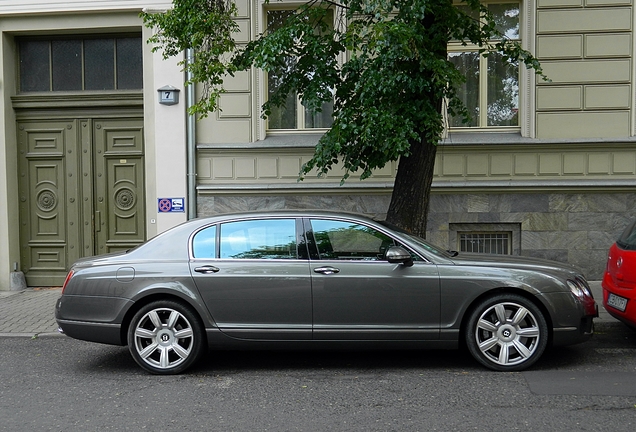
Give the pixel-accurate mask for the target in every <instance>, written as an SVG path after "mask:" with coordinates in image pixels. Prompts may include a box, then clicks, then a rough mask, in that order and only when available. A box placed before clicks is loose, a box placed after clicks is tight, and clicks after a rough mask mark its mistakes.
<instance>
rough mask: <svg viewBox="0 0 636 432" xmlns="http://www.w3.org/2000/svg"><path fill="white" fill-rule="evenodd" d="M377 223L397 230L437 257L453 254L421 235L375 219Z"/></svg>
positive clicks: (449, 256)
mask: <svg viewBox="0 0 636 432" xmlns="http://www.w3.org/2000/svg"><path fill="white" fill-rule="evenodd" d="M377 222H378V223H380V224H382V225H384V226H385V227H387V228H390V229H392V230H393V231H397V232H399V233H400V234H402V235H403V236H404V237H408V239H409V240H411V241H412V242H413V243H415V244H417V245H418V246H420V247H421V248H422V249H424V250H425V251H427V252H430V253H432V254H433V255H436V256H438V257H441V258H452V257H453V256H454V255H453V254H452V253H450V252H448V251H445V250H444V249H442V248H440V247H438V246H435V245H433V244H431V243H429V242H427V241H426V240H424V239H423V238H421V237H418V236H416V235H413V234H410V233H409V232H407V231H405V230H403V229H402V228H400V227H398V226H395V225H393V224H391V223H389V222H387V221H377Z"/></svg>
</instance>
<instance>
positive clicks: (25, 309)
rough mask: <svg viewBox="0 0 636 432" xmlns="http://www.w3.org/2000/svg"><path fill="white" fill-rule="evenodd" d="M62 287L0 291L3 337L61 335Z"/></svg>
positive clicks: (598, 291) (595, 285) (606, 318)
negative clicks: (58, 317)
mask: <svg viewBox="0 0 636 432" xmlns="http://www.w3.org/2000/svg"><path fill="white" fill-rule="evenodd" d="M590 287H591V288H592V293H593V294H594V298H595V299H596V303H597V304H598V311H599V317H598V318H597V319H596V320H595V322H596V323H597V324H598V323H610V322H618V321H617V320H616V319H614V318H613V317H611V316H610V315H609V314H608V313H607V311H605V309H604V308H603V304H602V303H603V293H602V288H601V282H600V281H590ZM61 293H62V289H61V288H29V289H26V290H23V291H0V337H11V336H13V337H20V336H21V337H31V338H33V337H43V336H62V335H61V334H60V333H58V332H57V323H56V322H55V302H56V301H57V299H58V298H59V297H60V295H61Z"/></svg>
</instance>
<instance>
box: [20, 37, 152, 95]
mask: <svg viewBox="0 0 636 432" xmlns="http://www.w3.org/2000/svg"><path fill="white" fill-rule="evenodd" d="M142 46H143V44H142V41H141V36H140V35H117V36H110V37H108V36H106V37H88V36H87V37H78V38H48V39H34V38H24V39H19V40H18V47H19V65H20V72H19V77H20V91H21V92H23V93H24V92H49V91H54V92H56V91H85V90H93V91H95V90H97V91H109V90H141V89H142V88H143V78H142V76H143V64H142Z"/></svg>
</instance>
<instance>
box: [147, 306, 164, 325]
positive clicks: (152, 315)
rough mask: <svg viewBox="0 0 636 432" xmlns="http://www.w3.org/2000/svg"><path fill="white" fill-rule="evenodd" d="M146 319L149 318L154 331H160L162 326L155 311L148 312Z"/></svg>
mask: <svg viewBox="0 0 636 432" xmlns="http://www.w3.org/2000/svg"><path fill="white" fill-rule="evenodd" d="M148 318H150V321H152V323H153V324H154V326H155V328H156V329H160V328H161V327H162V326H163V324H162V323H161V319H160V318H159V314H158V313H157V311H156V310H153V311H150V312H148Z"/></svg>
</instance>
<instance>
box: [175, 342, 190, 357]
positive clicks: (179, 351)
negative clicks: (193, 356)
mask: <svg viewBox="0 0 636 432" xmlns="http://www.w3.org/2000/svg"><path fill="white" fill-rule="evenodd" d="M172 349H173V350H174V352H175V353H176V354H177V355H178V356H179V357H181V358H182V359H184V358H187V357H188V356H189V355H190V350H186V349H185V348H183V347H182V346H181V345H179V344H178V343H175V344H173V345H172Z"/></svg>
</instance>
